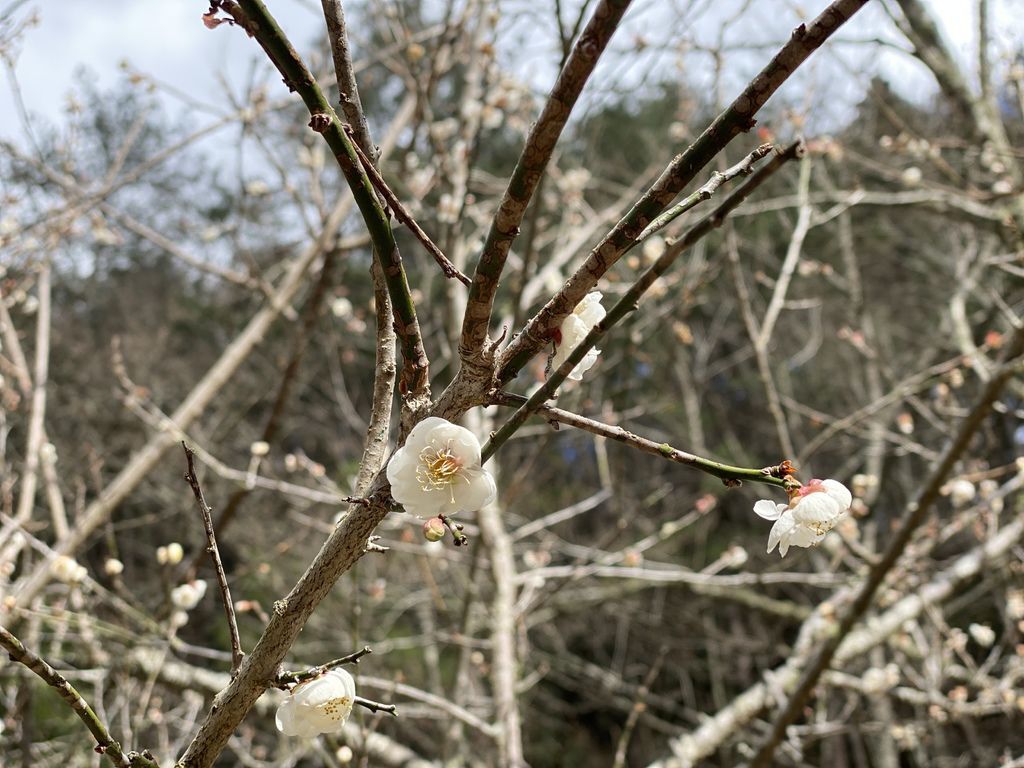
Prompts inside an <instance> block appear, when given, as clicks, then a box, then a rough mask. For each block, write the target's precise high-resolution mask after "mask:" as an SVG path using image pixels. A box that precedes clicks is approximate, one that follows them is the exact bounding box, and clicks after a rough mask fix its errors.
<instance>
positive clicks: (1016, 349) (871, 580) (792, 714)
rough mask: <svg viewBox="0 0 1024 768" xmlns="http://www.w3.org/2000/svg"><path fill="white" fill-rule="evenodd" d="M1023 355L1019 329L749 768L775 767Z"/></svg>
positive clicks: (1023, 341)
mask: <svg viewBox="0 0 1024 768" xmlns="http://www.w3.org/2000/svg"><path fill="white" fill-rule="evenodd" d="M1022 352H1024V328H1021V329H1018V330H1017V331H1016V332H1015V334H1014V337H1013V341H1012V342H1011V344H1010V348H1009V350H1008V351H1007V353H1006V357H1005V358H1004V359H1005V362H1004V364H1003V366H1002V368H1001V369H1000V370H999V372H998V373H997V374H995V375H993V377H992V379H991V380H990V381H989V382H988V383H987V384H986V386H985V389H984V390H983V391H982V393H981V396H980V397H979V398H978V400H977V402H976V404H975V406H974V408H972V409H971V412H970V414H969V415H968V416H967V417H966V418H965V419H964V421H963V423H962V425H961V427H960V430H959V432H958V434H957V435H956V437H955V438H954V440H953V442H952V443H950V445H949V447H948V448H947V449H946V452H945V453H944V455H943V457H942V460H941V461H940V462H939V463H938V465H937V466H936V467H935V469H934V470H933V471H932V473H931V477H929V479H928V482H927V483H926V484H925V486H924V488H923V489H922V490H921V492H920V493H919V494H918V496H917V498H916V499H914V501H912V502H911V503H910V504H909V505H908V507H907V510H906V512H905V513H904V516H903V520H902V524H901V525H900V527H899V529H898V530H897V531H896V533H895V534H894V535H893V537H892V540H891V541H890V543H889V546H888V547H887V548H886V550H885V552H884V553H883V554H882V558H881V560H879V562H878V563H877V564H876V565H875V566H873V567H872V568H871V571H870V572H869V573H868V575H867V578H866V579H865V580H864V582H863V584H862V585H861V587H860V590H859V591H858V592H857V595H856V597H855V598H854V599H853V601H852V603H851V604H850V607H849V608H848V609H847V610H846V612H845V613H844V614H843V616H842V618H841V619H840V620H839V622H838V624H837V626H836V629H835V631H834V632H832V633H830V634H829V636H828V638H826V639H825V640H824V641H823V642H822V644H821V646H820V647H819V649H818V653H817V655H815V656H814V657H813V658H812V659H811V660H810V661H809V662H808V664H807V666H806V667H805V668H804V670H803V674H802V675H801V676H800V680H799V682H798V683H797V684H796V686H795V687H794V689H793V692H792V693H791V694H790V696H789V700H788V701H787V702H786V705H785V707H784V708H783V710H782V712H781V713H780V714H779V716H778V717H777V718H776V720H775V722H774V723H773V724H772V729H771V732H770V733H769V735H768V737H767V738H766V739H765V741H764V743H763V744H762V745H761V747H760V748H759V749H758V751H757V753H756V754H755V755H754V757H753V759H752V760H751V761H750V768H767V767H768V766H770V765H771V764H772V757H773V755H774V754H775V749H776V748H777V747H778V745H779V744H780V743H781V742H782V739H783V737H784V735H785V733H786V728H788V727H789V725H790V724H791V723H793V722H795V721H796V719H797V718H798V717H799V716H800V715H801V713H802V712H803V711H804V706H805V705H806V704H807V701H808V700H809V699H810V698H811V694H812V693H813V692H814V688H815V686H816V685H817V683H818V680H819V679H820V678H821V676H822V674H824V672H825V671H826V670H827V669H828V667H829V665H830V664H831V663H832V659H833V658H834V657H835V655H836V652H837V650H838V649H839V646H840V645H841V644H842V642H843V640H844V639H845V638H846V636H847V635H848V634H849V633H850V631H851V630H852V629H853V627H854V625H855V624H856V623H857V622H858V621H859V620H860V618H861V617H862V616H863V615H864V613H865V611H867V609H868V608H869V607H870V605H871V602H872V600H873V599H874V596H875V592H876V591H877V590H878V588H879V587H880V586H881V584H882V582H883V581H884V580H885V577H886V576H887V575H888V573H889V571H890V570H892V568H893V566H894V565H896V562H897V561H898V560H899V558H900V556H901V555H902V554H903V551H904V549H906V547H907V545H908V544H909V543H910V538H911V536H912V535H913V533H914V531H915V530H917V528H918V527H919V526H920V525H921V523H923V522H924V521H925V519H926V518H927V517H928V515H929V513H930V512H931V510H932V507H933V506H934V504H935V502H936V501H937V500H938V499H939V498H940V496H941V494H942V491H941V489H942V486H943V484H944V483H945V482H946V479H947V478H948V477H949V475H950V473H951V472H952V470H953V467H954V466H955V465H956V462H958V461H959V460H960V457H961V455H962V454H963V452H964V451H965V450H967V447H968V445H969V444H970V442H971V439H972V438H973V437H974V435H975V433H976V432H977V431H978V429H979V428H980V427H981V425H982V424H983V423H984V421H985V419H986V418H987V417H988V415H989V414H990V413H991V411H992V404H993V403H994V402H995V401H996V399H997V398H998V397H999V394H1000V393H1001V392H1002V390H1003V387H1004V386H1005V385H1006V382H1007V381H1009V380H1010V378H1011V377H1012V376H1013V375H1014V374H1015V373H1016V372H1018V371H1019V367H1020V360H1018V359H1017V358H1019V357H1020V355H1021V354H1022Z"/></svg>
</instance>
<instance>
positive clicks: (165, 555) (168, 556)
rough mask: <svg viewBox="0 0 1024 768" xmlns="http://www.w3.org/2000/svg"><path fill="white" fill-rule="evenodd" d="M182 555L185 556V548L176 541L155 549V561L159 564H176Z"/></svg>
mask: <svg viewBox="0 0 1024 768" xmlns="http://www.w3.org/2000/svg"><path fill="white" fill-rule="evenodd" d="M183 557H185V550H184V549H183V548H182V546H181V544H179V543H178V542H176V541H172V542H171V543H170V544H167V545H166V546H163V547H157V550H156V561H157V562H158V563H160V565H177V564H178V563H180V562H181V560H182V558H183Z"/></svg>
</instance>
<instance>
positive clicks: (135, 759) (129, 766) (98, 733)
mask: <svg viewBox="0 0 1024 768" xmlns="http://www.w3.org/2000/svg"><path fill="white" fill-rule="evenodd" d="M0 647H2V648H3V649H4V650H5V651H7V653H8V654H10V657H11V659H12V660H13V661H17V662H20V663H21V664H24V665H25V666H26V667H28V668H29V669H30V670H31V671H32V672H34V673H35V674H36V675H38V676H39V677H40V678H42V680H43V681H44V682H45V683H46V684H47V685H49V686H50V687H51V688H53V689H54V690H55V691H56V692H57V695H59V696H60V697H61V698H62V699H64V701H66V702H67V703H68V706H69V707H71V709H72V710H74V713H75V714H76V715H77V716H78V719H79V720H81V721H82V722H83V723H84V724H85V727H86V728H88V729H89V733H91V734H92V735H93V738H95V739H96V747H95V750H96V752H97V753H98V754H100V755H103V756H105V757H106V758H107V759H108V760H109V761H110V762H111V763H113V764H114V765H116V766H119V767H120V768H135V766H140V768H141V767H144V766H145V767H149V768H157V763H156V762H155V761H154V760H153V759H151V757H150V756H149V754H148V753H143V754H139V753H137V752H129V753H127V754H125V753H124V752H123V751H121V745H120V744H118V743H117V741H115V740H114V738H113V737H112V736H111V735H110V731H108V730H107V727H106V726H105V725H103V723H102V722H100V718H99V716H98V715H97V714H96V712H95V710H93V708H92V707H91V706H89V703H88V702H87V701H86V700H85V699H84V698H82V694H80V693H79V692H78V691H77V690H76V689H75V687H74V686H73V685H71V683H69V682H68V681H67V679H66V678H65V677H64V676H63V675H62V674H61V673H60V672H58V671H57V670H55V669H54V668H53V667H51V666H50V665H49V664H47V663H46V662H45V661H43V659H41V658H40V657H39V656H37V655H36V654H34V653H33V652H32V651H30V650H29V649H28V648H26V647H25V646H24V645H22V642H21V641H20V640H19V639H18V638H17V637H15V636H14V635H12V634H11V633H10V632H9V631H8V630H7V628H6V627H4V626H0Z"/></svg>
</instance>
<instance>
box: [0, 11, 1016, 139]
mask: <svg viewBox="0 0 1024 768" xmlns="http://www.w3.org/2000/svg"><path fill="white" fill-rule="evenodd" d="M547 1H548V0H532V2H533V3H535V4H540V3H541V2H547ZM927 1H928V2H930V3H931V5H932V6H933V7H934V8H935V9H936V10H937V11H938V14H939V16H940V19H941V22H942V25H943V28H944V31H945V33H946V35H947V37H948V39H949V40H950V41H951V42H952V44H953V46H954V47H955V48H956V50H957V51H958V53H959V54H960V55H961V56H963V57H964V60H965V61H971V60H973V56H974V54H973V53H972V51H973V50H974V44H975V43H974V41H975V29H976V22H975V20H974V7H975V2H974V0H927ZM9 2H10V0H7V3H5V2H4V0H0V8H3V7H6V5H7V4H9ZM268 4H269V6H270V8H271V10H272V11H273V12H274V13H275V15H277V16H278V18H279V20H280V21H281V23H282V26H283V27H284V28H285V29H286V31H287V32H288V33H289V35H290V36H291V37H292V39H293V40H294V41H295V42H296V43H297V44H298V45H300V47H302V48H305V47H306V46H308V45H309V44H310V42H311V41H312V40H314V39H315V35H316V32H317V31H318V30H319V29H320V28H321V26H322V24H323V20H322V16H321V15H320V3H319V2H315V0H268ZM516 5H517V7H520V8H521V7H523V6H522V4H521V3H517V4H516ZM635 5H636V6H640V8H639V9H637V8H634V9H632V10H631V11H630V15H633V16H634V22H633V23H634V28H633V32H634V33H635V32H636V30H637V28H639V29H640V30H641V31H643V29H644V25H647V26H648V27H649V28H650V33H651V34H652V35H657V34H659V33H665V34H672V32H673V30H668V31H666V30H663V29H661V28H660V26H663V25H658V24H657V20H656V18H655V16H656V14H652V13H651V12H650V10H649V9H650V6H651V3H648V4H646V5H647V10H646V11H644V9H643V8H644V5H645V4H644V3H642V2H638V3H636V4H635ZM993 5H994V15H996V17H997V23H996V24H994V25H993V26H994V28H995V29H997V30H1002V31H1003V32H1005V33H1006V34H1009V33H1010V32H1009V31H1008V30H1009V29H1011V28H1012V29H1014V30H1017V33H1019V29H1018V27H1019V19H1020V18H1022V16H1024V0H999V1H997V2H994V3H993ZM824 6H825V0H803V2H802V3H800V4H797V3H794V2H789V0H755V2H754V3H753V9H754V13H755V14H757V13H761V14H767V18H769V19H771V20H773V21H777V23H778V24H779V25H782V24H784V25H785V27H784V28H786V29H788V28H790V27H792V26H793V25H794V24H795V23H796V22H797V21H798V20H799V19H798V18H797V12H798V11H796V10H794V8H799V9H802V10H803V11H804V12H805V13H806V14H808V15H810V14H813V13H817V12H818V11H820V9H821V8H823V7H824ZM872 6H875V4H874V3H872V4H871V5H869V7H868V9H866V10H865V11H863V12H862V13H861V14H859V15H858V16H857V17H855V18H854V19H853V21H851V22H850V23H849V24H848V25H847V26H846V27H844V29H843V30H842V32H841V35H843V36H845V37H846V38H847V39H865V38H870V37H874V36H876V35H878V34H880V33H886V34H888V36H889V37H890V38H891V39H895V36H894V35H892V34H891V32H886V30H887V29H888V28H889V24H888V21H887V19H886V18H885V17H884V15H883V14H882V13H881V11H880V9H879V8H877V7H872ZM506 7H507V6H506ZM536 7H539V6H538V5H534V8H536ZM205 8H206V5H205V3H203V2H200V1H199V0H133V1H130V0H30V2H29V3H28V4H27V5H26V6H23V7H22V9H21V11H20V12H21V13H24V12H27V11H29V10H30V9H31V10H34V11H36V12H37V13H38V16H39V19H40V23H39V25H38V26H37V27H35V28H33V29H31V30H30V31H29V32H28V33H27V34H26V36H25V38H24V39H23V40H22V41H21V43H20V45H19V46H18V58H17V63H16V71H17V77H18V81H19V82H20V84H21V87H22V92H23V95H24V100H25V104H26V106H27V108H28V110H29V111H30V112H32V113H34V114H36V115H39V116H42V117H44V118H46V119H48V120H51V121H59V119H60V115H61V112H62V109H63V106H64V104H65V103H66V98H67V95H68V94H69V93H70V92H71V90H72V87H73V84H74V75H75V72H76V71H78V70H83V69H84V70H87V71H88V72H89V73H90V79H92V80H95V81H96V82H97V83H98V85H99V86H100V87H101V88H113V87H115V86H116V85H117V84H118V83H119V81H120V80H121V79H122V78H123V77H124V73H123V72H122V71H120V69H119V64H120V62H122V61H125V60H127V61H129V62H131V64H132V65H133V66H134V67H135V68H137V69H138V70H140V71H143V72H145V73H147V74H149V75H152V76H153V77H155V78H157V79H159V80H161V81H163V82H166V83H168V84H170V85H173V86H174V87H176V88H178V89H180V90H182V91H186V92H189V93H191V94H193V95H195V96H197V97H199V98H200V99H203V100H205V101H209V102H211V103H217V100H218V96H217V94H218V92H219V89H220V86H219V84H218V81H217V78H216V77H215V74H216V73H222V74H224V75H225V76H226V77H227V78H228V80H229V81H230V82H236V83H237V82H239V81H240V80H241V79H242V76H243V74H244V73H245V72H246V70H247V66H248V65H249V62H251V61H252V58H253V57H254V56H256V55H258V54H259V51H258V50H257V49H256V46H255V44H254V43H253V42H252V41H251V40H249V39H247V38H246V36H245V35H243V34H240V33H238V31H237V30H231V29H227V28H224V27H222V28H220V29H217V30H214V31H209V30H206V29H205V28H204V27H203V25H202V23H201V20H200V14H201V13H202V12H203V11H204V10H205ZM627 18H629V16H627ZM1000 20H1006V21H1007V22H1010V21H1015V22H1016V23H1007V24H1006V25H1002V24H999V23H998V22H999V21H1000ZM713 22H714V19H713V18H711V19H709V18H708V17H705V19H704V23H706V24H708V26H709V28H708V33H709V37H708V39H707V40H706V41H705V42H706V43H708V44H710V43H712V42H713V41H714V37H713V36H712V32H713ZM771 34H773V35H775V36H776V37H778V33H777V32H775V31H774V30H773V31H772V32H771ZM620 35H621V33H620ZM695 37H697V38H698V39H699V38H700V31H699V30H698V31H697V32H696V33H695ZM539 47H540V48H545V47H550V46H549V45H548V42H547V41H546V40H544V41H542V42H541V43H540V44H539ZM852 50H853V48H852V47H850V48H842V47H838V48H837V49H836V54H837V55H843V54H844V53H847V52H848V51H852ZM548 53H549V54H551V52H550V51H549V52H548ZM537 54H538V55H543V54H544V51H543V50H538V51H537ZM551 55H552V56H553V54H551ZM767 56H768V54H767V53H764V54H763V58H764V59H765V60H766V59H767ZM849 57H850V59H848V60H852V61H854V62H855V66H858V67H864V68H866V67H868V66H870V67H876V66H877V67H881V68H882V69H883V70H884V71H885V73H886V74H887V76H888V77H889V78H890V79H892V80H894V81H895V84H896V85H897V86H898V87H901V88H902V89H903V90H904V92H906V93H910V94H917V95H921V94H922V93H923V92H924V91H926V90H927V88H928V87H930V81H929V79H928V78H927V77H926V76H925V75H924V74H923V72H922V71H921V70H920V68H919V66H918V65H916V64H914V63H913V62H910V61H908V60H906V57H903V56H901V55H900V54H898V53H893V54H890V55H886V56H884V57H883V58H882V59H881V60H879V59H878V57H875V58H873V59H872V60H870V61H868V60H866V59H864V58H857V54H856V53H849ZM549 58H550V57H549ZM880 62H881V63H880ZM761 63H763V62H761ZM759 65H760V64H759ZM759 65H758V66H759ZM534 71H536V70H534ZM539 71H540V72H541V73H542V74H541V75H538V77H540V78H541V82H536V83H534V85H535V86H536V87H537V88H540V89H544V88H546V87H547V85H549V84H550V81H551V80H550V75H549V74H548V72H547V70H546V69H543V68H542V69H540V70H539ZM13 104H14V102H13V100H12V92H11V89H10V87H9V84H8V83H7V82H4V83H3V85H2V87H0V137H3V138H15V137H16V136H17V135H18V133H19V129H18V123H17V121H16V119H15V116H14V113H13V111H12V107H13Z"/></svg>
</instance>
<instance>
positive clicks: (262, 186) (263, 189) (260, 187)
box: [245, 179, 270, 197]
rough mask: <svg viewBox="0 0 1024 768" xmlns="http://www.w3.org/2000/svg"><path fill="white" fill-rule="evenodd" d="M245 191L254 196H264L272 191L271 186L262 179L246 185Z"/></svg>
mask: <svg viewBox="0 0 1024 768" xmlns="http://www.w3.org/2000/svg"><path fill="white" fill-rule="evenodd" d="M245 192H246V194H248V195H252V196H253V197H262V196H263V195H266V194H269V193H270V186H269V185H268V184H267V182H265V181H263V180H262V179H255V180H253V181H250V182H249V183H248V184H246V185H245Z"/></svg>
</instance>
